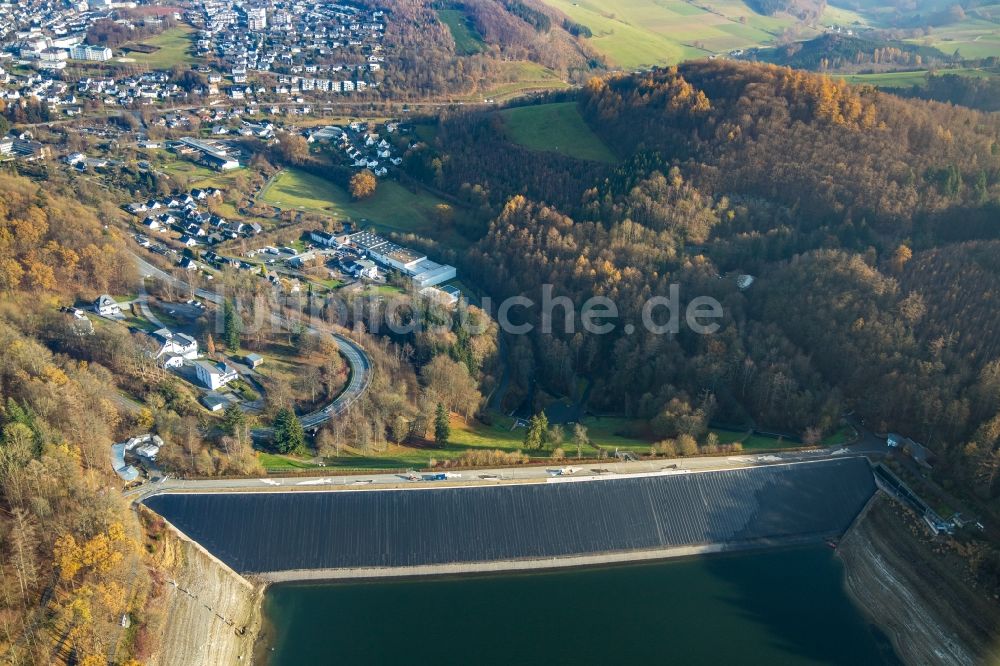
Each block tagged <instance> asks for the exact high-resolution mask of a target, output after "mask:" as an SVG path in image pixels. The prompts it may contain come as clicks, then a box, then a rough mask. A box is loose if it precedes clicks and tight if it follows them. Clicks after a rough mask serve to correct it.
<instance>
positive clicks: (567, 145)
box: [499, 102, 615, 162]
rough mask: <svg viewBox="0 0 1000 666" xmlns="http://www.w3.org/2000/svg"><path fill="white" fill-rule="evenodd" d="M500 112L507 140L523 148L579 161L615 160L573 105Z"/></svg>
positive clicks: (525, 107) (529, 107) (533, 107)
mask: <svg viewBox="0 0 1000 666" xmlns="http://www.w3.org/2000/svg"><path fill="white" fill-rule="evenodd" d="M499 113H500V117H501V118H503V122H504V128H505V129H506V132H507V136H508V137H509V138H510V140H511V141H513V142H514V143H517V144H520V145H522V146H524V147H526V148H530V149H532V150H539V151H547V152H555V153H561V154H563V155H566V156H568V157H575V158H577V159H581V160H593V161H596V162H614V161H615V156H614V154H612V152H611V150H610V149H608V147H607V146H606V145H605V144H604V143H603V142H602V141H601V139H600V138H598V136H597V135H596V134H594V133H593V132H592V131H591V130H590V128H589V127H587V124H586V123H585V122H584V121H583V118H582V117H581V116H580V113H579V111H577V108H576V104H575V103H573V102H559V103H556V104H540V105H534V106H523V107H517V108H513V109H505V110H503V111H500V112H499Z"/></svg>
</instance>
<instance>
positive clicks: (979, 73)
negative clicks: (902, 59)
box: [840, 68, 998, 88]
mask: <svg viewBox="0 0 1000 666" xmlns="http://www.w3.org/2000/svg"><path fill="white" fill-rule="evenodd" d="M927 73H928V72H927V70H918V71H914V72H882V73H879V74H847V75H843V76H840V78H843V79H844V80H845V81H847V82H848V83H854V84H865V85H871V86H878V87H879V88H910V87H912V86H922V85H923V84H924V82H925V81H926V78H927ZM935 73H936V74H956V75H958V76H970V77H976V78H990V77H995V76H998V75H997V74H996V73H994V72H989V71H986V70H983V69H973V68H958V69H939V70H936V71H935Z"/></svg>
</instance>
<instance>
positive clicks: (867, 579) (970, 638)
mask: <svg viewBox="0 0 1000 666" xmlns="http://www.w3.org/2000/svg"><path fill="white" fill-rule="evenodd" d="M838 552H839V554H840V557H841V558H842V560H843V562H844V565H845V569H846V572H845V573H846V585H847V589H848V592H849V593H850V595H851V597H852V598H853V599H854V601H855V602H856V603H857V604H858V605H859V606H860V607H861V609H862V610H863V611H864V613H865V614H866V616H867V617H868V618H869V619H870V621H871V622H872V623H873V624H875V625H876V626H878V627H879V628H880V629H881V630H882V631H883V632H884V633H885V634H886V635H887V636H888V637H889V639H890V640H891V641H892V645H893V647H894V648H895V650H896V654H897V655H898V656H899V657H900V658H901V659H902V660H903V661H904V662H905V663H906V664H912V665H914V666H916V665H917V664H920V665H923V664H961V665H963V666H965V665H968V666H972V665H974V664H995V663H1000V652H998V646H1000V641H998V636H1000V609H998V608H997V606H996V604H994V603H990V601H989V600H988V599H987V598H986V595H985V594H983V593H981V592H980V591H979V590H976V589H973V587H972V586H971V585H970V583H969V581H968V580H965V579H964V577H963V576H962V571H961V566H962V565H961V563H960V562H959V561H957V559H956V558H954V557H953V555H954V554H953V553H949V552H948V550H947V548H946V547H944V546H942V545H941V544H935V543H934V542H933V541H932V540H931V538H930V537H929V534H928V533H927V530H926V529H924V527H923V526H922V524H920V523H919V521H918V520H917V518H916V517H915V516H913V515H912V514H911V513H909V512H907V511H906V510H905V509H903V508H902V507H901V506H900V505H899V504H897V503H896V502H894V501H893V500H891V499H889V498H887V497H885V496H882V495H879V496H877V497H876V498H875V499H874V500H873V501H872V503H871V504H870V505H869V506H868V508H867V509H866V511H865V513H864V514H863V515H862V516H861V517H860V518H859V519H858V521H857V522H856V523H855V525H854V526H853V527H852V528H851V530H850V531H849V532H848V533H847V535H846V536H845V537H844V539H843V541H841V543H840V546H839V548H838Z"/></svg>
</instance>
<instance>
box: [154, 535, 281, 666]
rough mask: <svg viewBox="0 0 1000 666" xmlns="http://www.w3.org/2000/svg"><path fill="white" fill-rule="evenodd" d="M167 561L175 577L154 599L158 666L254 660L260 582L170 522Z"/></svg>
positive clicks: (207, 665) (208, 665) (226, 664)
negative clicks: (157, 609)
mask: <svg viewBox="0 0 1000 666" xmlns="http://www.w3.org/2000/svg"><path fill="white" fill-rule="evenodd" d="M168 530H169V531H170V537H169V540H168V542H167V544H166V547H165V549H164V553H163V557H164V558H165V560H166V561H165V562H164V564H166V565H167V568H168V570H169V571H170V572H171V575H172V577H171V578H168V579H167V581H166V582H165V584H164V586H163V594H162V596H161V597H159V598H158V599H157V600H156V603H157V606H159V607H160V608H161V609H162V612H161V613H158V614H157V615H158V616H159V623H160V624H161V626H160V627H159V628H158V629H157V632H156V635H157V636H158V639H157V643H158V646H159V649H158V650H157V651H156V653H155V654H154V655H153V656H152V657H151V658H150V660H149V664H151V665H155V666H229V665H230V664H249V663H251V657H252V650H253V642H254V639H255V637H256V634H257V631H258V629H259V623H260V600H261V595H262V592H263V589H262V586H260V585H253V584H251V583H250V582H248V581H247V580H246V579H244V578H242V577H241V576H239V575H237V574H236V573H235V572H233V571H232V570H231V569H229V568H228V567H226V566H225V565H223V564H222V563H221V562H219V561H218V560H216V559H215V558H214V557H212V556H210V555H208V554H207V553H206V552H205V551H204V550H202V549H201V548H200V547H199V546H197V545H195V544H194V543H192V542H190V541H188V540H187V539H185V538H183V537H181V536H179V535H178V534H177V533H176V532H174V531H173V530H172V529H171V528H168Z"/></svg>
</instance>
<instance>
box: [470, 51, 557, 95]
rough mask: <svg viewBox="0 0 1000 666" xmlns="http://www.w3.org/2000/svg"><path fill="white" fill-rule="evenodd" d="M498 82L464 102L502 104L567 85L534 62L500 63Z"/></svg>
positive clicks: (475, 93)
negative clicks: (493, 102) (535, 92)
mask: <svg viewBox="0 0 1000 666" xmlns="http://www.w3.org/2000/svg"><path fill="white" fill-rule="evenodd" d="M500 65H501V72H500V74H499V75H498V76H497V79H498V82H497V83H495V84H493V85H491V86H490V87H489V88H486V89H484V90H478V91H476V92H474V93H470V94H469V95H466V96H465V97H463V98H462V99H463V100H465V101H481V100H484V99H489V100H493V101H495V102H503V101H506V100H510V99H513V98H515V97H519V96H521V95H524V94H525V93H529V92H534V91H538V90H562V89H564V88H568V87H569V84H568V83H567V82H566V81H564V80H563V79H561V78H560V77H559V75H558V74H556V73H555V72H554V71H552V70H551V69H549V68H547V67H543V66H542V65H539V64H537V63H534V62H528V61H520V60H516V61H512V62H503V63H500Z"/></svg>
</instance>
